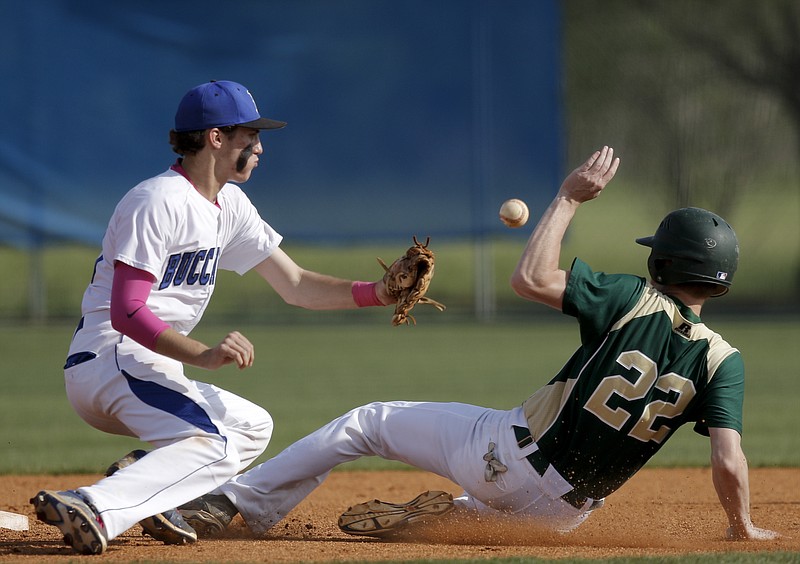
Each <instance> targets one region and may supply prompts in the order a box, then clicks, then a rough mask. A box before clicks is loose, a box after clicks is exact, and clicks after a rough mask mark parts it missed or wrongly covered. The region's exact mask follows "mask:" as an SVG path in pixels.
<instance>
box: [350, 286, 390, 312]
mask: <svg viewBox="0 0 800 564" xmlns="http://www.w3.org/2000/svg"><path fill="white" fill-rule="evenodd" d="M377 285H378V283H377V282H353V285H352V286H351V287H350V291H351V292H353V301H354V302H356V305H357V306H358V307H369V306H382V305H383V302H381V301H380V300H379V299H378V290H377V288H376V287H377Z"/></svg>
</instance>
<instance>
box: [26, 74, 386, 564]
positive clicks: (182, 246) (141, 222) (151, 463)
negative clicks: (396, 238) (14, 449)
mask: <svg viewBox="0 0 800 564" xmlns="http://www.w3.org/2000/svg"><path fill="white" fill-rule="evenodd" d="M285 125H286V124H285V123H284V122H281V121H276V120H271V119H267V118H263V117H261V115H260V113H259V111H258V108H257V107H256V103H255V101H254V99H253V97H252V96H251V95H250V93H249V92H248V90H247V89H246V88H245V87H244V86H242V85H241V84H238V83H235V82H230V81H212V82H208V83H205V84H201V85H199V86H197V87H195V88H193V89H191V90H190V91H189V92H188V93H187V94H186V95H185V96H184V98H183V99H182V101H181V103H180V105H179V107H178V110H177V113H176V115H175V128H174V130H172V131H171V132H170V143H171V144H172V146H173V150H174V151H175V152H176V153H178V154H179V155H181V158H179V159H178V160H177V162H176V163H175V164H173V165H172V166H171V167H170V168H169V169H168V170H166V171H165V172H163V173H161V174H159V175H158V176H155V177H153V178H150V179H148V180H145V181H144V182H142V183H140V184H139V185H138V186H136V187H134V188H133V189H132V190H131V191H130V192H128V193H127V194H126V195H125V196H124V197H123V198H122V200H121V201H120V202H119V204H118V205H117V207H116V209H115V211H114V213H113V215H112V217H111V219H110V221H109V224H108V229H107V231H106V233H105V236H104V238H103V245H102V255H101V256H100V257H99V258H98V259H97V261H96V263H95V266H94V273H93V275H92V279H91V283H90V284H89V286H88V288H87V290H86V292H85V294H84V297H83V302H82V317H81V320H80V323H79V324H78V327H77V330H76V331H75V334H74V338H73V340H72V343H71V345H70V348H69V354H68V358H67V362H66V365H65V372H64V373H65V381H66V391H67V396H68V398H69V400H70V402H71V403H72V405H73V407H74V408H75V410H76V412H77V413H78V414H79V415H80V416H81V417H82V418H83V419H84V420H85V421H86V422H87V423H89V424H90V425H92V426H93V427H95V428H97V429H100V430H102V431H106V432H108V433H113V434H118V435H127V436H133V437H138V438H139V439H141V440H142V441H145V442H148V443H150V444H151V445H153V447H154V449H153V450H152V451H151V452H149V453H147V456H144V457H142V456H137V457H135V458H134V459H133V460H130V461H128V462H129V463H128V464H127V465H122V466H121V467H118V468H117V469H116V472H114V473H113V475H110V476H108V477H106V478H104V479H102V480H100V481H98V482H97V483H95V484H92V485H89V486H85V487H80V488H78V489H76V490H68V491H60V492H58V491H47V490H44V491H41V492H39V493H38V494H36V496H34V497H33V499H32V500H31V502H32V503H33V505H34V507H35V510H36V513H37V516H38V518H39V519H40V520H42V521H44V522H46V523H49V524H52V525H55V526H57V527H58V528H59V529H60V530H61V532H62V533H63V535H64V540H65V542H66V543H67V544H68V545H71V546H72V547H73V549H74V550H75V551H77V552H80V553H84V554H99V553H102V552H103V551H104V550H105V549H106V547H107V543H108V541H109V540H111V539H113V538H115V537H116V536H118V535H119V534H121V533H123V532H124V531H126V530H127V529H129V528H130V527H131V526H133V525H134V524H135V523H137V522H141V524H142V526H143V527H144V530H145V532H146V533H148V534H150V535H152V536H154V537H155V538H157V539H159V540H163V541H164V542H167V543H174V544H180V543H184V542H194V541H195V540H196V539H197V534H196V532H195V531H194V530H193V529H192V527H190V526H189V525H188V524H187V523H186V522H185V521H184V519H183V518H182V517H181V514H180V513H179V512H178V511H175V510H174V508H176V507H178V506H180V505H181V504H184V503H186V502H187V501H190V500H193V499H194V498H197V497H199V496H201V495H202V494H206V493H207V492H211V491H213V490H215V489H216V488H217V487H218V486H220V485H221V484H224V483H225V482H227V481H228V480H229V479H230V478H231V477H233V476H234V475H236V474H237V473H238V472H240V471H241V470H243V469H244V468H246V467H247V466H248V465H249V464H250V463H251V462H252V461H253V460H254V459H255V458H256V457H258V456H259V455H260V454H261V453H262V452H263V451H264V450H265V449H266V447H267V444H268V443H269V440H270V437H271V434H272V419H271V417H270V415H269V413H268V412H267V411H265V410H264V409H263V408H261V407H259V406H257V405H255V404H253V403H251V402H249V401H247V400H245V399H243V398H241V397H238V396H236V395H234V394H232V393H230V392H227V391H225V390H223V389H220V388H219V387H217V386H214V385H210V384H205V383H202V382H198V381H194V380H190V379H189V378H187V377H186V375H185V374H184V371H183V364H184V363H188V364H191V365H194V366H198V367H201V368H206V369H210V370H213V369H217V368H219V367H221V366H224V365H226V364H236V365H237V366H238V367H239V368H240V369H244V368H248V367H250V366H252V365H253V360H254V350H253V345H252V344H251V343H250V342H249V341H248V340H247V338H246V337H245V336H243V335H242V334H240V333H239V332H237V331H232V332H230V333H228V334H227V335H226V336H225V337H224V338H223V339H222V340H221V341H220V342H219V343H218V344H216V345H214V346H208V345H206V344H204V343H201V342H199V341H197V340H195V339H193V338H191V337H189V333H190V332H191V330H192V329H193V328H194V327H195V326H196V325H197V324H198V322H199V321H200V319H201V317H202V315H203V312H204V311H205V309H206V308H207V307H208V304H209V301H210V299H211V295H212V294H213V291H214V286H215V283H216V275H217V270H218V269H225V270H232V271H235V272H237V273H239V274H244V273H245V272H247V271H249V270H255V271H256V272H257V273H258V274H259V275H261V276H262V277H263V278H264V280H266V281H267V283H269V284H270V285H271V286H272V287H273V288H274V289H275V290H276V291H277V292H278V294H279V295H280V296H281V297H282V298H283V299H284V300H285V301H286V302H287V303H289V304H292V305H296V306H299V307H303V308H308V309H347V308H355V307H363V306H377V305H386V304H389V303H391V302H393V301H394V300H393V299H392V298H391V297H389V295H388V294H387V292H386V288H385V285H384V284H383V282H382V281H378V282H374V283H367V282H358V281H355V282H354V281H349V280H343V279H339V278H334V277H330V276H325V275H322V274H318V273H315V272H312V271H309V270H305V269H303V268H301V267H300V266H298V265H297V264H296V263H295V262H294V261H293V260H292V259H291V258H290V257H289V256H288V255H286V254H285V253H284V252H283V251H282V250H281V249H280V247H279V244H280V243H281V236H280V235H279V234H278V233H277V232H276V231H275V230H274V229H273V228H272V227H271V226H270V225H269V224H268V223H266V222H265V221H264V220H263V219H262V218H261V217H260V216H259V213H258V211H257V210H256V208H255V207H254V206H253V204H252V203H251V202H250V200H249V199H248V198H247V196H246V195H245V193H244V192H243V191H242V190H241V189H240V188H239V187H238V186H237V185H236V184H232V183H243V182H246V181H247V180H248V179H249V178H250V175H251V173H252V171H253V169H254V168H255V167H256V166H258V163H259V156H260V155H261V154H262V153H263V147H262V145H261V140H260V137H259V133H260V131H261V130H265V129H279V128H282V127H284V126H285ZM141 454H144V452H143V451H142V452H141Z"/></svg>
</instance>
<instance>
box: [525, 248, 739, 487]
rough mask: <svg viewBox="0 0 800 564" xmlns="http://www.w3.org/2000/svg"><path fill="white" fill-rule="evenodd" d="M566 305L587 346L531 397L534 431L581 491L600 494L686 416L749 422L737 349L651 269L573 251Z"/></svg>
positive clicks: (528, 410) (717, 422)
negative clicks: (612, 270)
mask: <svg viewBox="0 0 800 564" xmlns="http://www.w3.org/2000/svg"><path fill="white" fill-rule="evenodd" d="M563 312H564V313H565V314H567V315H571V316H574V317H576V318H577V319H578V322H579V324H580V338H581V345H580V348H579V349H578V350H577V351H576V352H575V353H574V354H573V355H572V357H571V358H570V359H569V361H568V362H567V363H566V365H565V366H564V367H563V368H562V369H561V371H560V372H559V373H558V374H557V375H556V376H555V378H553V379H552V380H551V381H550V382H549V383H548V384H547V385H546V386H545V387H544V388H542V389H540V390H538V391H537V392H536V393H535V394H533V395H532V396H531V397H530V398H528V399H527V400H526V401H525V402H524V403H523V408H524V410H525V416H526V418H527V420H528V425H529V427H530V429H531V434H532V436H533V438H534V439H535V440H536V442H537V443H538V445H539V448H540V450H541V451H542V454H543V455H544V456H545V458H547V460H548V461H549V462H550V464H551V465H552V466H553V467H554V468H555V469H556V470H558V471H559V473H560V474H561V475H562V476H563V477H564V478H565V479H566V480H567V481H568V482H569V483H570V484H572V486H573V487H574V488H575V489H576V491H578V492H579V493H581V494H582V495H585V496H588V497H592V498H594V499H599V498H602V497H605V496H606V495H608V494H610V493H611V492H613V491H614V490H616V489H617V488H619V487H620V486H621V485H622V484H623V483H625V482H626V481H627V480H628V479H629V478H630V477H631V476H632V475H633V474H635V473H636V472H637V471H638V470H639V469H640V468H641V467H642V466H643V465H644V464H645V462H647V461H648V460H649V459H650V457H652V456H653V455H654V454H655V453H656V452H657V451H658V449H659V448H661V446H662V445H663V444H664V443H665V442H666V441H667V439H669V437H670V436H671V435H672V434H673V433H674V432H675V431H676V430H677V429H678V427H680V426H681V425H683V424H684V423H686V422H694V423H695V431H697V432H698V433H701V434H704V435H707V434H708V427H725V428H730V429H735V430H736V431H738V432H739V433H740V434H741V432H742V402H743V397H744V365H743V363H742V358H741V355H740V353H739V351H738V350H736V349H735V348H733V347H731V346H730V345H729V344H728V343H727V342H725V341H724V340H723V339H722V337H720V336H719V335H718V334H717V333H715V332H713V331H711V330H710V329H709V328H708V327H706V326H705V324H703V322H702V321H701V320H700V318H699V317H698V316H697V315H695V314H694V313H693V312H692V311H691V310H690V309H689V308H688V307H686V306H685V305H683V304H682V303H680V302H679V301H678V300H676V299H675V298H671V297H668V296H665V295H664V294H662V293H660V292H659V291H657V290H656V289H655V288H654V287H653V286H652V285H651V284H649V283H648V282H647V281H646V280H645V279H644V278H640V277H637V276H632V275H628V274H605V273H599V272H598V273H596V272H593V271H592V270H591V269H590V268H589V266H588V265H586V264H585V263H584V262H582V261H580V260H579V259H575V261H574V262H573V265H572V272H571V274H570V276H569V280H568V282H567V288H566V293H565V295H564V302H563Z"/></svg>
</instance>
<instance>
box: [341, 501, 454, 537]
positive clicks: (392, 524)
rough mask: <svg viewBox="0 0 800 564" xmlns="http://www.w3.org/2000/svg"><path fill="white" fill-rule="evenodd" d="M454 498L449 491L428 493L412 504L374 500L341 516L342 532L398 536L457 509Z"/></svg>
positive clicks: (361, 504) (357, 506)
mask: <svg viewBox="0 0 800 564" xmlns="http://www.w3.org/2000/svg"><path fill="white" fill-rule="evenodd" d="M454 507H455V506H454V505H453V496H452V495H450V494H449V493H447V492H441V491H427V492H425V493H421V494H419V495H418V496H417V497H415V498H414V499H412V500H411V501H409V502H408V503H399V504H395V503H387V502H385V501H380V500H377V499H374V500H372V501H366V502H364V503H359V504H358V505H354V506H353V507H351V508H349V509H348V510H347V511H345V512H344V513H342V515H341V516H340V517H339V523H338V524H339V529H341V530H342V531H343V532H345V533H347V534H349V535H366V536H374V537H380V536H384V535H388V534H390V533H394V532H396V531H398V530H399V529H402V528H404V527H405V526H407V525H408V524H410V523H412V522H414V521H418V520H421V519H425V518H426V517H437V516H440V515H445V514H447V513H449V512H450V511H452V510H453V509H454Z"/></svg>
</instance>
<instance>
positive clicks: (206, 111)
mask: <svg viewBox="0 0 800 564" xmlns="http://www.w3.org/2000/svg"><path fill="white" fill-rule="evenodd" d="M226 125H241V126H243V127H252V128H253V129H280V128H281V127H283V126H285V125H286V122H285V121H278V120H274V119H268V118H263V117H261V114H259V113H258V108H257V107H256V101H255V100H254V99H253V96H252V95H251V94H250V92H249V91H248V90H247V88H245V87H244V86H242V85H241V84H239V83H237V82H231V81H230V80H212V81H210V82H206V83H205V84H201V85H199V86H195V87H194V88H192V89H191V90H189V92H187V93H186V95H185V96H184V97H183V99H182V100H181V103H180V104H179V105H178V111H177V112H175V131H178V132H182V131H202V130H204V129H211V128H212V127H225V126H226Z"/></svg>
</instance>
